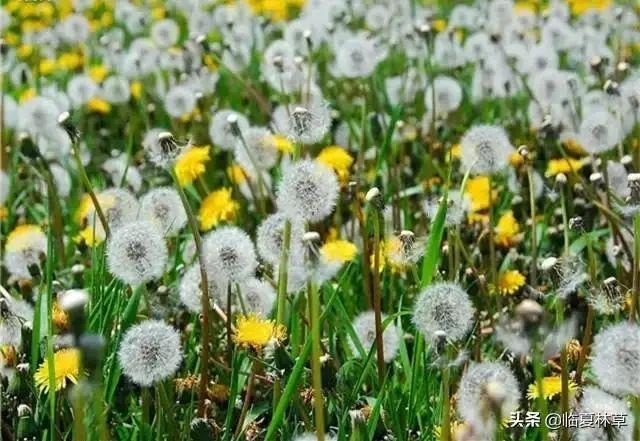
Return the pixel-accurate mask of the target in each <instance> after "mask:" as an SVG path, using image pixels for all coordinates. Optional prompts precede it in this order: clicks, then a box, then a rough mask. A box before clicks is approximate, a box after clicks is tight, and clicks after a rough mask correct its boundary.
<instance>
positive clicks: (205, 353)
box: [170, 168, 231, 418]
mask: <svg viewBox="0 0 640 441" xmlns="http://www.w3.org/2000/svg"><path fill="white" fill-rule="evenodd" d="M170 172H171V177H172V178H173V182H174V184H175V187H176V189H177V191H178V194H179V195H180V200H181V201H182V205H183V206H184V210H185V212H186V214H187V219H188V221H189V228H190V229H191V234H192V235H193V240H194V242H195V245H196V254H197V256H198V264H199V265H200V290H201V291H202V298H201V307H202V340H201V346H202V353H201V358H202V364H201V365H200V384H199V388H198V417H200V418H204V414H205V400H206V398H207V386H208V384H209V379H208V374H209V344H210V341H209V308H210V306H211V305H210V303H209V281H208V278H207V269H206V266H205V261H204V252H203V248H202V238H201V237H200V230H198V223H197V221H196V218H195V216H194V214H193V210H192V209H191V204H189V201H188V200H187V195H186V194H185V192H184V189H183V188H182V186H181V185H180V181H178V176H176V173H175V170H174V169H173V168H171V170H170ZM230 320H231V317H226V321H227V322H229V321H230Z"/></svg>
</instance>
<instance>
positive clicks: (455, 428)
mask: <svg viewBox="0 0 640 441" xmlns="http://www.w3.org/2000/svg"><path fill="white" fill-rule="evenodd" d="M465 427H466V425H465V423H461V422H459V421H451V437H450V439H451V441H456V440H457V439H458V438H457V435H458V434H459V433H460V432H462V430H464V428H465ZM441 434H442V426H436V427H434V429H433V436H434V437H435V439H440V435H441Z"/></svg>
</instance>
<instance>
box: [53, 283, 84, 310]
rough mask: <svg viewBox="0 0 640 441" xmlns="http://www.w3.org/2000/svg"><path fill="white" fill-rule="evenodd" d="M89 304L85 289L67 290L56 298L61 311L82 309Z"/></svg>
mask: <svg viewBox="0 0 640 441" xmlns="http://www.w3.org/2000/svg"><path fill="white" fill-rule="evenodd" d="M88 302H89V293H87V291H86V290H85V289H68V290H66V291H65V292H63V293H62V294H60V295H59V296H58V304H59V305H60V308H61V309H62V310H63V311H67V312H69V311H77V310H81V309H84V307H85V305H86V304H87V303H88Z"/></svg>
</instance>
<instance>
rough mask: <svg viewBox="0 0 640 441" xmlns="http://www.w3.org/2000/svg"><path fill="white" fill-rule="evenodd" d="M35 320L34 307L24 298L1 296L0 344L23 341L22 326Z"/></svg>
mask: <svg viewBox="0 0 640 441" xmlns="http://www.w3.org/2000/svg"><path fill="white" fill-rule="evenodd" d="M32 321H33V308H32V307H31V305H29V304H28V303H27V302H25V301H24V300H20V299H15V298H13V297H0V346H5V345H7V346H16V347H19V346H20V345H21V343H22V327H23V326H25V325H26V326H29V327H31V323H32Z"/></svg>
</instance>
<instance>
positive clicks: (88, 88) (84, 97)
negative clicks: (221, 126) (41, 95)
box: [67, 74, 99, 108]
mask: <svg viewBox="0 0 640 441" xmlns="http://www.w3.org/2000/svg"><path fill="white" fill-rule="evenodd" d="M98 90H99V88H98V85H97V84H96V82H95V81H93V79H92V78H91V77H90V76H89V75H85V74H80V75H76V76H74V77H73V78H71V79H70V80H69V84H68V85H67V96H68V97H69V100H71V104H72V105H73V107H74V108H78V107H81V106H83V105H84V104H86V103H87V102H88V101H89V100H90V99H91V98H93V97H95V96H96V95H97V94H98Z"/></svg>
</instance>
